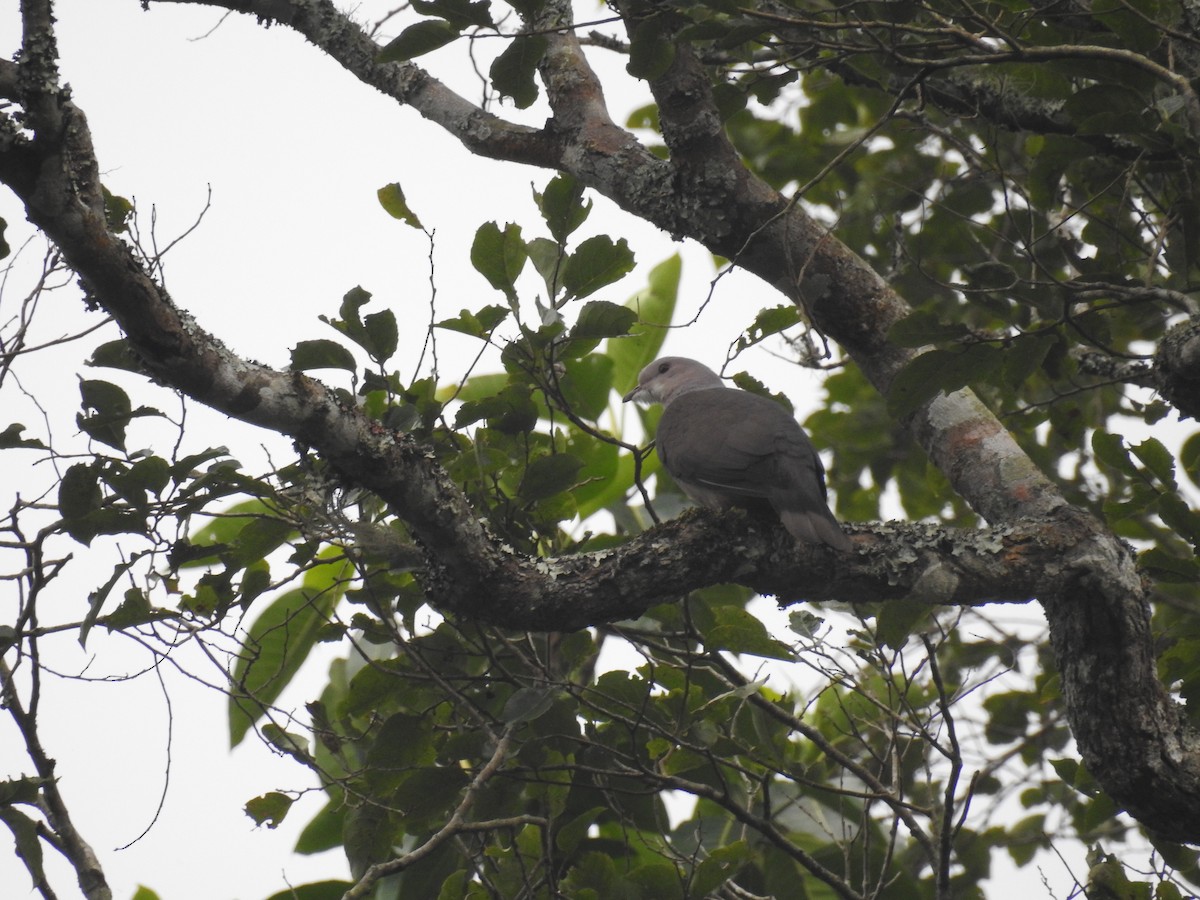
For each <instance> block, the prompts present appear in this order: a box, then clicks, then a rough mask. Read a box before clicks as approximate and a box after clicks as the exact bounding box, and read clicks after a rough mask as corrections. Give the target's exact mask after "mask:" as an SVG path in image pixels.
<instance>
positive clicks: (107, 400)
mask: <svg viewBox="0 0 1200 900" xmlns="http://www.w3.org/2000/svg"><path fill="white" fill-rule="evenodd" d="M79 394H80V396H81V397H82V398H83V403H82V406H83V410H84V415H81V416H78V417H77V418H76V422H77V423H78V424H79V427H80V428H82V429H83V430H84V431H85V432H87V434H89V435H90V436H91V437H94V438H95V439H96V440H98V441H100V442H101V443H104V444H108V446H110V447H113V448H114V449H117V450H120V451H122V452H124V451H125V429H126V427H127V426H128V425H129V421H130V419H131V418H132V417H133V407H132V404H130V402H129V395H128V394H126V393H125V391H124V390H122V389H121V388H119V387H117V385H115V384H112V383H111V382H108V381H88V380H83V381H80V382H79ZM89 411H91V412H92V414H91V415H88V414H87V413H88V412H89Z"/></svg>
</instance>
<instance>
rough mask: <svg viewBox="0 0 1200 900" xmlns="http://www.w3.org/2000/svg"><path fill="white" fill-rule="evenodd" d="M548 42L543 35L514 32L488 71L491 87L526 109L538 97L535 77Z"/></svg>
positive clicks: (517, 105)
mask: <svg viewBox="0 0 1200 900" xmlns="http://www.w3.org/2000/svg"><path fill="white" fill-rule="evenodd" d="M548 45H549V41H548V40H547V38H546V36H545V35H542V34H527V35H526V34H523V35H517V36H516V37H514V38H513V39H512V41H511V42H510V43H509V45H508V47H506V48H505V50H504V52H503V53H501V54H500V55H499V56H497V57H496V60H495V62H493V63H492V67H491V69H490V70H489V72H488V74H489V75H490V77H491V79H492V87H494V88H495V89H496V90H497V91H499V92H500V93H501V94H503V95H504V96H506V97H512V100H513V105H515V106H516V107H517V109H527V108H529V107H530V106H532V105H533V101H535V100H536V99H537V98H538V86H537V80H536V78H535V76H536V75H537V65H538V63H539V62H541V60H542V57H543V56H544V55H545V53H546V47H547V46H548Z"/></svg>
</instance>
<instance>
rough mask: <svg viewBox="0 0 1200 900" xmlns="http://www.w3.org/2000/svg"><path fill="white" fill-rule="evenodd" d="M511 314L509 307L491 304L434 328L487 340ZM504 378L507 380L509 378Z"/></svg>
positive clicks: (462, 314) (441, 322)
mask: <svg viewBox="0 0 1200 900" xmlns="http://www.w3.org/2000/svg"><path fill="white" fill-rule="evenodd" d="M510 313H511V310H510V309H509V308H508V307H507V306H500V305H498V304H491V305H489V306H485V307H484V308H483V309H480V310H476V311H475V312H471V311H470V310H466V309H464V310H462V311H461V312H459V314H458V315H457V316H456V317H455V318H453V319H443V320H442V321H440V322H437V323H435V325H434V327H435V328H445V329H446V330H447V331H457V332H459V333H460V334H469V335H470V336H471V337H476V338H479V339H480V340H487V339H488V338H489V337H491V334H492V331H493V330H495V328H496V326H497V325H499V324H500V323H501V322H503V321H504V320H505V319H507V318H508V316H509V314H510ZM504 377H505V378H507V376H504Z"/></svg>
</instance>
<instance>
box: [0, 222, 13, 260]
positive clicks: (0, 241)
mask: <svg viewBox="0 0 1200 900" xmlns="http://www.w3.org/2000/svg"><path fill="white" fill-rule="evenodd" d="M7 229H8V222H6V221H4V219H3V218H0V259H4V258H5V257H7V256H8V255H9V254H10V253H12V247H10V246H9V245H8V241H7V240H5V238H4V232H5V231H6V230H7Z"/></svg>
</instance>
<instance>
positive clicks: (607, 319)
mask: <svg viewBox="0 0 1200 900" xmlns="http://www.w3.org/2000/svg"><path fill="white" fill-rule="evenodd" d="M636 319H637V313H635V312H634V311H633V310H632V309H630V308H629V307H627V306H619V305H618V304H616V303H610V302H609V301H607V300H591V301H589V302H588V303H585V304H584V306H583V309H581V310H580V311H579V318H578V319H577V320H576V322H575V326H574V327H573V328H572V329H571V331H570V332H569V334H568V337H569V338H570V339H571V340H573V341H585V340H599V339H600V338H609V337H617V336H618V335H623V334H628V333H629V329H630V327H631V326H632V325H633V323H634V322H635V321H636Z"/></svg>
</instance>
